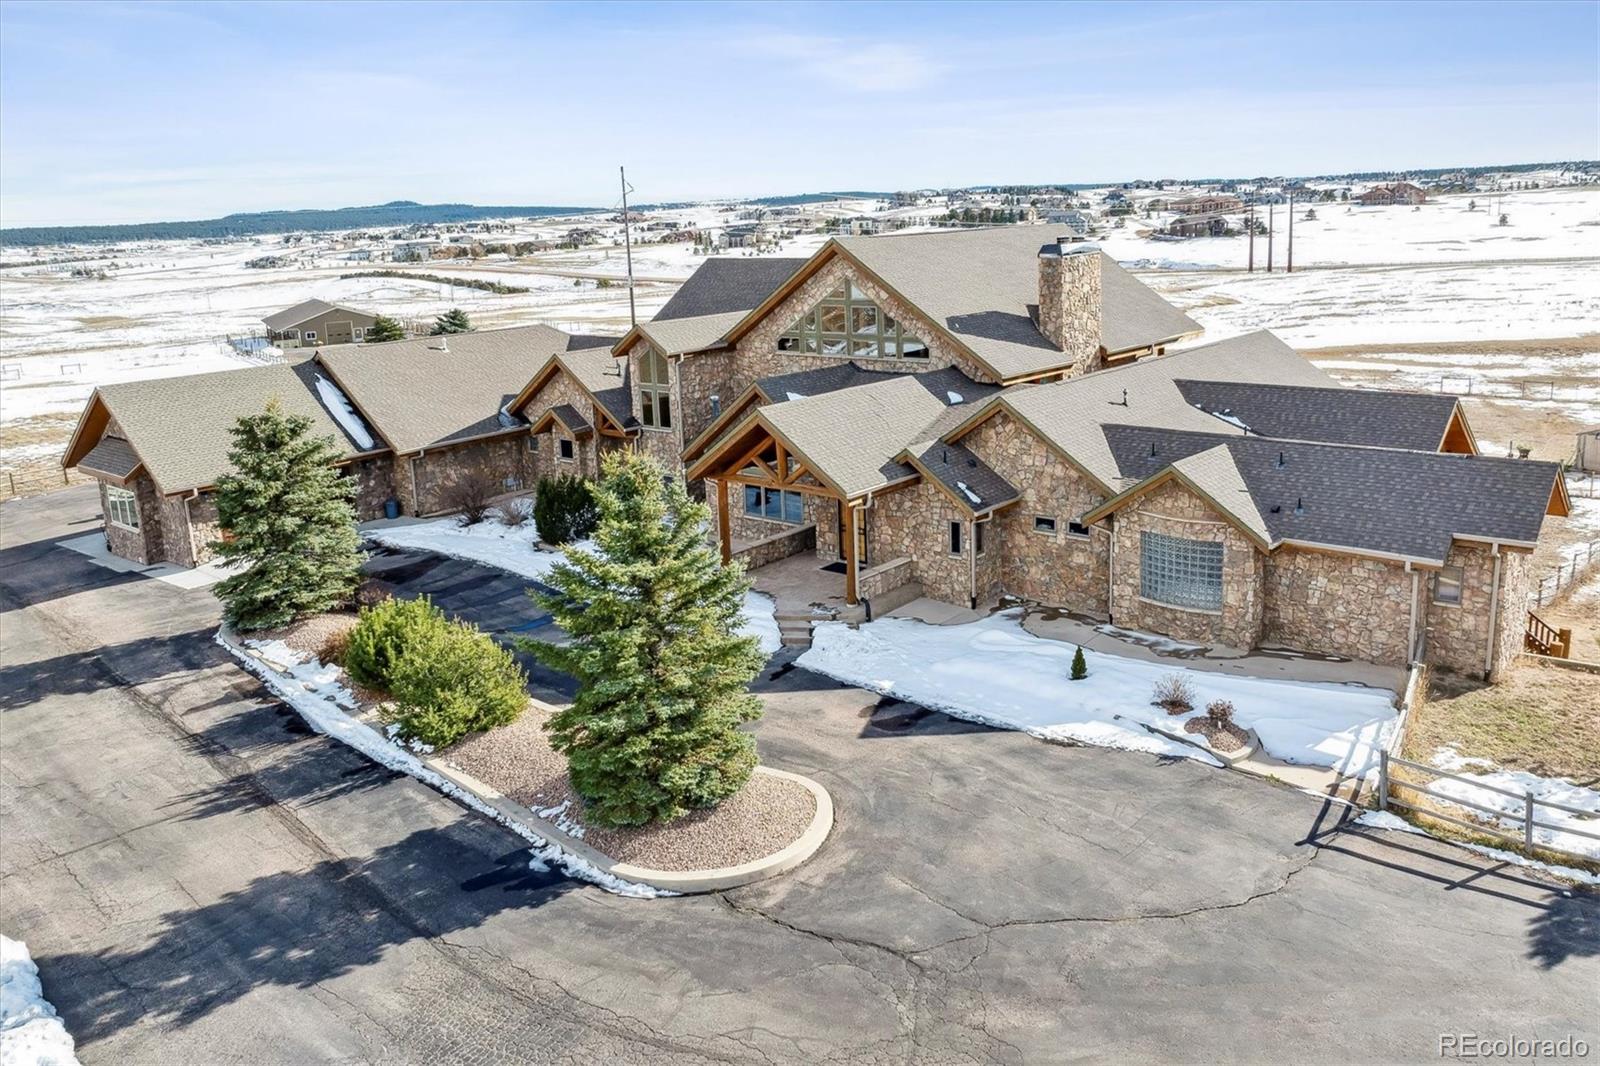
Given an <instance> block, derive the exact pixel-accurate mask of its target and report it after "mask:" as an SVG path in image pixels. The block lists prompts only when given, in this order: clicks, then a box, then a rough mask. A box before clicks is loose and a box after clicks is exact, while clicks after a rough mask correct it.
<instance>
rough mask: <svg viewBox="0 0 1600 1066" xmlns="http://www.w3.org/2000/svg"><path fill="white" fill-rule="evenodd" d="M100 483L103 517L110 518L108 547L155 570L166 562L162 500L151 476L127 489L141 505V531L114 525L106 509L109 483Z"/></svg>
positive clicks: (137, 481) (108, 523)
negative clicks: (157, 564) (155, 566)
mask: <svg viewBox="0 0 1600 1066" xmlns="http://www.w3.org/2000/svg"><path fill="white" fill-rule="evenodd" d="M96 480H97V481H99V484H100V513H101V514H102V515H105V516H107V517H106V519H105V529H106V544H107V545H108V546H109V547H110V549H111V554H113V555H117V556H121V557H122V558H124V559H128V560H131V561H133V562H136V563H144V564H146V565H151V566H153V565H154V564H156V563H161V562H166V561H167V557H166V553H165V543H164V540H163V523H162V513H161V510H162V509H161V497H160V495H159V494H157V492H156V486H155V482H154V481H152V480H150V477H149V475H147V474H141V475H139V476H138V477H137V478H134V480H133V481H132V482H131V483H130V484H129V485H127V486H126V488H127V489H128V490H129V491H131V492H132V493H133V495H134V499H135V502H136V503H137V504H138V505H139V528H138V529H125V528H123V527H122V526H119V525H116V524H115V523H113V522H112V521H111V518H110V517H109V516H110V514H111V512H110V510H109V509H108V508H107V507H106V489H107V487H108V485H109V483H108V482H106V481H100V479H98V478H97V479H96Z"/></svg>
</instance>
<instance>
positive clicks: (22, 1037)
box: [0, 934, 78, 1066]
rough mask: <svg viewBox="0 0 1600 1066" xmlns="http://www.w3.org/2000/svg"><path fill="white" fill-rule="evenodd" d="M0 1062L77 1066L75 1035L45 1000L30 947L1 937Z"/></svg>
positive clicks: (22, 1065)
mask: <svg viewBox="0 0 1600 1066" xmlns="http://www.w3.org/2000/svg"><path fill="white" fill-rule="evenodd" d="M0 1061H3V1062H4V1063H5V1066H78V1056H77V1053H76V1051H75V1048H74V1044H73V1042H72V1035H71V1034H70V1033H68V1032H67V1027H66V1026H65V1025H63V1024H62V1023H61V1019H60V1018H59V1017H58V1016H57V1015H56V1009H55V1007H54V1006H52V1005H51V1003H50V1001H49V1000H48V999H45V998H44V986H43V985H42V984H40V982H39V967H38V966H36V965H34V961H33V956H32V955H31V954H29V952H28V945H27V944H24V943H23V942H22V941H20V940H12V939H11V938H10V937H8V936H5V935H4V934H0Z"/></svg>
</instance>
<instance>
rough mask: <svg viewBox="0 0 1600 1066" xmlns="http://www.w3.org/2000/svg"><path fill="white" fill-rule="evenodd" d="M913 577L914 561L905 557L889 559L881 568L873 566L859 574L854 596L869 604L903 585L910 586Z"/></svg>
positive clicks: (914, 570)
mask: <svg viewBox="0 0 1600 1066" xmlns="http://www.w3.org/2000/svg"><path fill="white" fill-rule="evenodd" d="M915 577H916V561H915V560H914V559H911V558H909V557H907V556H901V557H900V558H898V559H890V560H889V561H888V562H886V563H884V564H883V565H881V566H874V567H872V568H871V569H869V570H863V571H862V572H861V575H860V577H858V578H857V579H856V595H858V596H859V597H860V598H861V599H863V600H867V601H869V602H870V601H872V600H875V599H878V598H879V597H881V596H886V595H888V594H889V593H891V592H893V591H894V590H895V589H897V588H900V587H901V586H903V585H907V584H910V582H911V581H912V580H913V579H914V578H915Z"/></svg>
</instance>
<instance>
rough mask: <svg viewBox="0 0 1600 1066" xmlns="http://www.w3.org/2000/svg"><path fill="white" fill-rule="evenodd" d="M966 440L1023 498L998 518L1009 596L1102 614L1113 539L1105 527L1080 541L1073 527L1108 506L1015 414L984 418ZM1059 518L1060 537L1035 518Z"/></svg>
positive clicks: (1003, 573) (1091, 485)
mask: <svg viewBox="0 0 1600 1066" xmlns="http://www.w3.org/2000/svg"><path fill="white" fill-rule="evenodd" d="M961 443H962V444H964V445H965V446H966V447H968V448H970V449H971V450H972V451H973V452H974V453H975V454H977V455H978V456H979V457H980V458H982V459H983V461H984V462H986V463H988V464H989V465H990V466H991V467H993V468H994V471H995V472H996V473H997V474H999V475H1000V476H1001V477H1003V478H1005V479H1006V480H1007V481H1009V482H1011V484H1012V485H1013V486H1015V487H1016V488H1017V489H1018V490H1019V491H1020V492H1021V493H1022V498H1021V499H1020V500H1019V501H1018V502H1016V503H1014V504H1012V505H1010V506H1009V507H1007V508H1006V509H1005V510H1003V511H1000V512H999V513H998V514H996V515H995V518H994V522H995V525H996V527H997V528H996V530H995V531H994V532H997V533H998V534H999V536H998V537H997V538H996V540H997V541H998V542H1000V543H1002V544H1004V545H1005V550H1004V551H1003V552H1002V553H1001V555H1002V558H1001V561H1000V584H1001V585H1002V586H1003V587H1004V589H1005V591H1006V592H1009V593H1010V594H1012V595H1013V596H1020V597H1022V598H1023V599H1029V600H1036V601H1038V602H1040V603H1048V604H1051V605H1054V606H1058V607H1065V608H1066V609H1067V610H1069V611H1078V612H1080V613H1083V614H1092V615H1097V616H1102V617H1103V616H1104V615H1105V614H1106V612H1107V597H1108V587H1107V581H1108V577H1107V563H1108V560H1109V558H1110V553H1111V538H1110V535H1109V534H1108V532H1107V531H1106V530H1105V529H1104V528H1103V527H1097V528H1095V529H1092V530H1090V531H1089V535H1088V536H1075V535H1073V534H1072V532H1071V530H1070V523H1072V522H1075V521H1077V520H1078V519H1080V518H1082V517H1083V516H1084V515H1085V514H1087V513H1088V512H1089V511H1091V510H1093V509H1094V508H1095V507H1098V506H1099V505H1100V504H1102V503H1104V502H1105V496H1104V495H1103V494H1102V493H1101V492H1100V491H1099V489H1098V488H1097V487H1096V486H1095V485H1094V483H1093V482H1091V481H1090V480H1089V479H1088V477H1087V476H1085V475H1084V474H1083V472H1082V471H1080V470H1079V469H1078V468H1077V467H1075V466H1073V465H1072V464H1071V463H1068V462H1067V461H1066V460H1065V459H1063V458H1061V456H1060V455H1058V454H1057V453H1056V452H1054V451H1052V450H1051V449H1050V448H1049V447H1048V446H1046V445H1045V443H1044V442H1043V441H1041V440H1040V439H1039V438H1038V437H1037V436H1036V435H1035V434H1034V433H1033V432H1032V431H1031V430H1029V429H1028V428H1027V427H1026V426H1024V425H1022V424H1021V423H1020V422H1018V421H1017V420H1016V419H1015V418H1013V417H1012V416H1011V414H1010V412H1007V411H1001V412H999V413H998V414H996V415H994V416H992V417H990V418H988V419H985V420H984V421H983V422H981V423H980V424H979V425H978V426H977V427H976V428H975V429H974V430H973V431H972V432H971V433H969V434H967V435H966V436H965V437H963V438H962V440H961ZM1041 517H1042V518H1053V519H1055V523H1056V529H1055V532H1054V533H1046V532H1040V531H1039V530H1038V529H1037V528H1036V526H1035V521H1034V520H1035V519H1036V518H1041Z"/></svg>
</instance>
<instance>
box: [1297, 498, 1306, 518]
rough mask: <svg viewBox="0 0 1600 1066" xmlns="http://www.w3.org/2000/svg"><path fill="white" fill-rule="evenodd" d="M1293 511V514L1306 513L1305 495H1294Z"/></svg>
mask: <svg viewBox="0 0 1600 1066" xmlns="http://www.w3.org/2000/svg"><path fill="white" fill-rule="evenodd" d="M1294 513H1295V514H1305V513H1306V501H1305V497H1304V496H1296V497H1295V498H1294Z"/></svg>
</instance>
